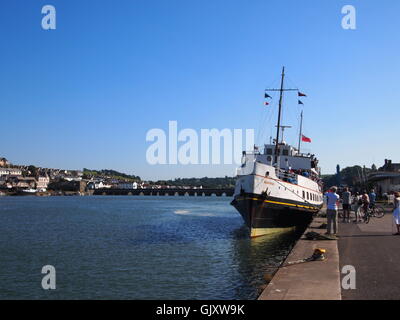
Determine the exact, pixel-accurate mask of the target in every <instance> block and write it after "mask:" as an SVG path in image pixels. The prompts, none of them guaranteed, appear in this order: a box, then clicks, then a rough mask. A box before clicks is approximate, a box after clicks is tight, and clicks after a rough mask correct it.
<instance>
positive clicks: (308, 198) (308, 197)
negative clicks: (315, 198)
mask: <svg viewBox="0 0 400 320" xmlns="http://www.w3.org/2000/svg"><path fill="white" fill-rule="evenodd" d="M307 200H310V196H309V195H308V192H307Z"/></svg>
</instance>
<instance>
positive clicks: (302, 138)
mask: <svg viewBox="0 0 400 320" xmlns="http://www.w3.org/2000/svg"><path fill="white" fill-rule="evenodd" d="M301 141H303V142H311V139H310V138H308V137H306V136H305V135H304V134H302V135H301Z"/></svg>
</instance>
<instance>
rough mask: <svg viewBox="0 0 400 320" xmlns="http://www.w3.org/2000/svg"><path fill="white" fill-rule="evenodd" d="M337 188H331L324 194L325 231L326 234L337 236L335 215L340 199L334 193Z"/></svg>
mask: <svg viewBox="0 0 400 320" xmlns="http://www.w3.org/2000/svg"><path fill="white" fill-rule="evenodd" d="M336 191H337V188H336V187H332V188H331V189H330V190H329V192H328V193H327V194H326V202H327V204H326V217H327V230H326V234H327V235H330V234H332V229H333V234H335V235H336V234H337V231H338V230H337V229H338V225H337V214H338V201H339V199H340V197H339V195H338V194H337V193H336Z"/></svg>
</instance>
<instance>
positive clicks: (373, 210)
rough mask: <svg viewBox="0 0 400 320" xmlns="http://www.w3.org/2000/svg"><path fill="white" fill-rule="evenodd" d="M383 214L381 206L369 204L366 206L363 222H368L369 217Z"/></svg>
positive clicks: (383, 210)
mask: <svg viewBox="0 0 400 320" xmlns="http://www.w3.org/2000/svg"><path fill="white" fill-rule="evenodd" d="M384 215H385V209H384V208H383V207H382V206H379V205H376V204H375V203H374V204H370V205H369V206H368V209H367V212H365V213H364V217H363V219H364V222H365V223H369V221H370V219H371V217H374V218H379V219H380V218H382V217H383V216H384Z"/></svg>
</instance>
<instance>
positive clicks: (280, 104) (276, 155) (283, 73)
mask: <svg viewBox="0 0 400 320" xmlns="http://www.w3.org/2000/svg"><path fill="white" fill-rule="evenodd" d="M284 78H285V67H282V78H281V89H280V90H279V92H280V95H279V112H278V124H277V126H276V140H275V162H276V163H278V155H279V129H280V128H281V113H282V98H283V79H284Z"/></svg>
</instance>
